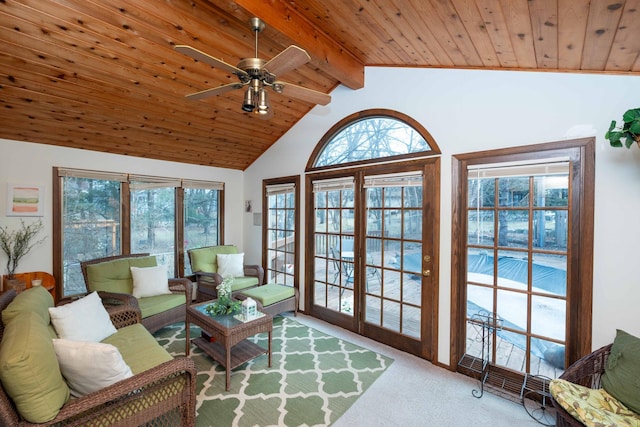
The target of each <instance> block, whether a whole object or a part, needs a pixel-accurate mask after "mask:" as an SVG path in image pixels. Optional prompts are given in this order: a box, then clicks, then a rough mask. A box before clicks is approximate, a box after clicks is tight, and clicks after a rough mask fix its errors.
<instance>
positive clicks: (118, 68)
mask: <svg viewBox="0 0 640 427" xmlns="http://www.w3.org/2000/svg"><path fill="white" fill-rule="evenodd" d="M252 16H257V17H259V18H261V19H262V20H264V21H265V22H266V25H267V28H266V29H265V31H264V32H263V33H262V34H260V38H259V56H260V57H261V58H264V59H270V58H272V57H274V56H275V55H276V54H278V53H279V52H281V51H282V50H283V49H285V48H286V47H287V46H289V45H291V44H296V45H298V46H300V47H302V48H303V49H305V50H307V52H308V53H309V54H310V56H311V58H312V59H311V61H310V62H309V63H308V64H307V65H304V66H302V67H299V68H298V69H296V70H294V71H291V72H288V73H286V75H283V76H278V79H281V80H284V81H286V82H290V83H294V84H297V85H300V86H304V87H307V88H310V89H314V90H317V91H321V92H324V93H330V92H331V90H332V89H334V88H335V87H336V86H337V85H339V84H343V85H345V86H347V87H349V88H351V89H354V90H357V89H359V88H361V87H362V86H363V85H364V66H365V65H366V66H408V67H439V68H443V67H444V68H477V69H483V68H486V69H507V70H536V71H565V72H597V73H627V74H634V75H638V74H640V56H639V52H640V0H627V1H622V0H621V1H614V0H608V1H607V0H591V1H588V0H341V1H326V0H299V1H291V0H288V1H285V0H263V1H260V0H235V1H232V0H189V1H187V0H109V1H102V0H20V1H14V0H0V65H1V66H0V102H1V105H2V107H3V109H2V115H1V116H0V138H6V139H13V140H19V141H31V142H38V143H43V144H52V145H59V146H66V147H74V148H83V149H88V150H95V151H101V152H109V153H118V154H125V155H130V156H137V157H148V158H154V159H162V160H172V161H178V162H184V163H191V164H201V165H210V166H218V167H226V168H233V169H239V170H244V169H246V168H247V167H248V166H249V165H250V164H251V163H252V162H253V161H254V160H256V159H257V158H258V157H259V156H260V155H261V154H262V153H263V152H264V151H265V150H266V149H268V148H269V147H270V146H271V145H272V144H273V143H274V142H276V141H277V140H278V138H279V137H280V136H282V135H283V134H284V133H285V132H286V131H287V130H288V129H289V128H290V127H291V126H292V125H294V124H295V123H296V122H297V121H298V120H300V119H301V118H302V117H303V116H304V115H305V114H306V113H308V112H309V110H310V109H311V108H313V104H310V103H306V102H302V101H299V100H295V99H292V98H287V97H286V96H284V95H281V94H276V93H272V92H270V100H271V103H272V108H273V111H274V115H273V117H272V118H270V119H269V120H260V119H258V118H257V116H256V115H255V114H252V113H245V112H243V111H242V110H241V109H240V106H241V103H242V99H243V94H244V90H234V91H231V92H227V93H225V94H224V95H220V96H217V97H213V98H209V99H206V100H200V101H193V100H187V99H185V98H184V96H185V95H186V94H189V93H193V92H198V91H201V90H204V89H209V88H212V87H216V86H219V85H223V84H227V83H232V82H235V81H237V78H236V76H234V75H231V74H229V73H226V72H224V71H221V70H218V69H214V68H213V67H211V66H209V65H206V64H204V63H202V62H197V61H195V60H193V59H191V58H190V57H187V56H185V55H183V54H181V53H178V52H176V51H174V49H173V46H174V45H176V44H187V45H190V46H193V47H195V48H197V49H200V50H202V51H204V52H206V53H208V54H210V55H212V56H214V57H216V58H220V59H222V60H224V61H226V62H228V63H230V64H233V65H235V64H237V63H238V62H239V61H240V60H241V59H242V58H247V57H253V56H254V48H255V44H254V34H253V33H252V31H251V29H250V27H249V24H248V20H249V19H250V18H251V17H252Z"/></svg>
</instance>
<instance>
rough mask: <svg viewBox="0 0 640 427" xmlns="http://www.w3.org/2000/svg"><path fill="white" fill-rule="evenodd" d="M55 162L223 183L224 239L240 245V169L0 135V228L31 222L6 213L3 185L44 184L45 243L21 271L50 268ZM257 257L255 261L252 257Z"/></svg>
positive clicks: (0, 257) (0, 263) (1, 267)
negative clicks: (57, 145)
mask: <svg viewBox="0 0 640 427" xmlns="http://www.w3.org/2000/svg"><path fill="white" fill-rule="evenodd" d="M54 166H59V167H67V168H77V169H88V170H96V171H108V172H124V173H134V174H141V175H153V176H167V177H175V178H190V179H200V180H209V181H223V182H225V198H226V200H225V207H226V211H227V218H228V219H227V221H225V241H226V242H227V243H235V244H238V246H239V247H240V249H242V233H243V230H242V223H241V222H240V221H233V220H231V219H232V218H238V217H241V216H242V215H243V197H242V191H243V173H242V171H237V170H232V169H221V168H212V167H207V166H195V165H185V164H182V163H175V162H166V161H160V160H150V159H142V158H136V157H129V156H120V155H114V154H105V153H97V152H93V151H87V150H78V149H72V148H64V147H55V146H50V145H44V144H33V143H27V142H17V141H9V140H5V139H0V226H8V227H9V228H10V229H13V228H14V227H16V226H19V225H20V220H21V219H23V220H24V221H25V223H29V222H32V221H34V220H35V219H36V218H30V217H24V218H20V217H8V216H6V215H5V213H6V210H7V185H6V184H7V183H14V184H31V185H44V186H45V204H44V208H45V211H44V217H42V222H43V225H44V233H43V234H42V236H46V241H45V242H44V243H43V244H41V245H38V246H36V247H34V248H33V250H32V252H31V253H30V254H28V255H27V256H26V257H25V258H24V259H23V260H22V261H21V262H20V265H19V266H18V271H17V272H18V273H20V272H24V271H46V272H52V271H53V252H52V244H53V242H52V209H53V207H52V186H51V185H52V168H53V167H54ZM254 261H260V259H257V260H254ZM6 262H7V258H6V256H5V254H4V252H1V251H0V272H1V273H0V274H6V273H7V272H6V269H5V265H6Z"/></svg>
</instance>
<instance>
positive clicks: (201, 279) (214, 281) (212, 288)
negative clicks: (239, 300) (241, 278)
mask: <svg viewBox="0 0 640 427" xmlns="http://www.w3.org/2000/svg"><path fill="white" fill-rule="evenodd" d="M223 246H224V245H223ZM217 247H218V246H204V247H201V248H193V249H189V250H187V257H188V258H189V263H190V264H191V265H193V263H192V262H191V252H192V250H194V249H198V250H200V249H207V248H212V249H214V248H217ZM243 270H244V275H245V277H255V278H257V279H258V284H257V285H256V286H260V285H262V284H263V283H264V268H262V266H261V265H258V264H245V265H244V266H243ZM191 278H192V279H193V280H194V281H195V282H196V283H197V285H198V292H197V295H196V301H195V302H196V303H200V302H204V301H210V300H213V299H216V298H218V291H217V289H216V288H217V287H218V285H220V284H221V283H222V280H223V277H222V276H221V275H220V274H218V273H214V272H207V271H194V272H193V273H192V275H191ZM239 292H241V291H235V292H233V296H234V297H235V296H236V295H237V294H238V293H239Z"/></svg>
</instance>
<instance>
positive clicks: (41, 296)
mask: <svg viewBox="0 0 640 427" xmlns="http://www.w3.org/2000/svg"><path fill="white" fill-rule="evenodd" d="M49 307H53V297H52V296H51V294H50V293H49V291H47V290H46V289H45V288H44V287H42V286H34V287H33V288H29V289H27V290H25V291H23V292H20V293H19V294H18V295H16V297H15V298H14V299H13V301H11V303H10V304H9V305H8V306H7V308H5V309H4V310H2V323H4V324H5V325H7V324H9V323H10V322H11V320H13V319H14V318H15V317H16V316H18V315H19V314H20V313H25V312H28V311H30V312H34V313H36V314H37V315H38V316H40V317H41V318H42V320H43V321H44V323H45V324H48V323H49V321H50V318H49Z"/></svg>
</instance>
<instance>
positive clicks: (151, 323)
mask: <svg viewBox="0 0 640 427" xmlns="http://www.w3.org/2000/svg"><path fill="white" fill-rule="evenodd" d="M146 256H149V254H148V253H139V254H129V255H114V256H110V257H104V258H96V259H92V260H88V261H82V262H81V263H80V268H81V269H82V276H83V277H84V283H85V286H86V287H87V291H88V290H89V279H88V277H87V266H88V265H91V264H99V263H101V262H108V261H115V260H118V259H124V258H136V257H146ZM169 290H170V291H171V292H172V293H174V294H184V295H185V298H186V304H190V303H191V290H192V285H191V281H190V280H189V279H184V278H173V279H169ZM134 300H135V298H134ZM185 313H186V305H180V306H178V307H174V308H172V309H170V310H166V311H164V312H162V313H158V314H154V315H153V316H149V317H145V318H144V319H142V321H141V323H142V324H143V325H144V327H145V328H147V330H148V331H149V332H151V333H154V332H156V331H158V330H160V329H162V328H164V327H165V326H169V325H172V324H174V323H177V322H184V318H185Z"/></svg>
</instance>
